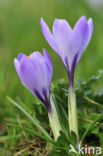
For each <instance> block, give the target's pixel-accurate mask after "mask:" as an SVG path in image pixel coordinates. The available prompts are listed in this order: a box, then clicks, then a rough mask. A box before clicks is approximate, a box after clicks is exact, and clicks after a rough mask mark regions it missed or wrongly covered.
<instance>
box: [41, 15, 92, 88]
mask: <svg viewBox="0 0 103 156" xmlns="http://www.w3.org/2000/svg"><path fill="white" fill-rule="evenodd" d="M40 23H41V30H42V33H43V35H44V37H45V39H46V40H47V42H48V43H49V45H50V46H51V47H52V49H53V50H54V51H55V52H56V53H57V54H58V55H59V56H60V58H61V59H62V61H63V63H64V65H65V67H66V70H67V72H68V77H69V83H70V86H72V87H73V79H74V71H75V68H76V66H77V64H78V62H79V60H80V58H81V56H82V54H83V52H84V50H85V49H86V47H87V45H88V43H89V41H90V39H91V36H92V32H93V22H92V19H91V18H90V19H89V20H88V21H87V19H86V17H85V16H82V17H81V18H80V19H79V20H78V21H77V23H76V25H75V26H74V28H73V29H72V28H71V27H70V25H69V23H68V22H67V21H66V20H59V19H56V20H55V21H54V24H53V34H52V33H51V32H50V30H49V28H48V26H47V24H46V23H45V22H44V20H43V18H41V22H40Z"/></svg>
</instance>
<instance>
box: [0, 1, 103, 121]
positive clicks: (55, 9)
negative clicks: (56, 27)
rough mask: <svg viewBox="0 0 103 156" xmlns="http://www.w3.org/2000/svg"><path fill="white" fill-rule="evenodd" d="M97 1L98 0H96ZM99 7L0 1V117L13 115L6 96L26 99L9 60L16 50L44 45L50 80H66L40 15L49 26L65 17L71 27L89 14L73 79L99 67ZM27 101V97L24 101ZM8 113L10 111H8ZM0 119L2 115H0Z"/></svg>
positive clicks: (102, 46) (102, 26)
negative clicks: (90, 25) (88, 35)
mask: <svg viewBox="0 0 103 156" xmlns="http://www.w3.org/2000/svg"><path fill="white" fill-rule="evenodd" d="M98 2H99V1H98ZM102 10H103V7H102V6H101V4H100V5H97V7H96V5H94V2H92V1H91V3H90V1H89V0H0V116H1V117H2V116H7V115H8V114H9V115H11V114H13V113H14V114H15V111H14V112H13V111H12V110H13V108H12V107H11V105H10V104H8V102H7V100H5V99H6V96H7V95H9V96H11V97H12V98H14V99H15V97H17V96H18V97H20V98H22V100H23V102H25V100H26V98H25V97H26V94H29V99H30V97H31V96H32V95H31V94H30V93H29V92H27V93H26V91H25V89H24V88H23V86H22V85H21V82H20V80H19V78H18V76H17V73H16V71H15V69H14V64H13V60H14V58H15V57H17V54H18V53H19V52H23V53H25V54H27V55H29V54H30V53H32V52H33V51H40V52H42V48H45V49H46V50H47V51H48V52H49V54H50V56H51V58H52V61H53V66H54V69H53V70H54V72H53V82H57V81H58V80H59V79H61V78H65V79H67V73H66V70H65V68H64V65H63V63H62V62H61V60H60V58H59V57H58V56H57V54H56V53H55V52H54V51H53V50H52V49H51V48H50V47H49V45H48V43H47V42H46V40H45V39H44V37H43V35H42V32H41V29H40V18H41V17H43V18H44V20H45V21H46V23H47V24H48V25H49V27H50V28H51V29H52V25H53V21H54V19H55V18H60V19H61V18H63V19H66V20H67V21H68V22H69V23H70V25H71V26H72V27H73V26H74V24H75V23H76V21H77V20H78V19H79V18H80V16H82V15H86V17H87V18H89V17H92V19H93V22H94V32H93V36H92V39H91V42H90V44H89V46H88V48H87V49H86V51H85V53H84V55H83V57H82V59H81V61H80V63H79V65H78V67H77V69H76V72H75V79H77V78H78V77H83V79H84V80H87V79H88V78H89V77H90V76H91V75H93V74H96V73H97V72H98V70H99V69H102V68H103V11H102ZM28 101H29V100H28ZM10 112H11V114H10ZM1 120H2V118H1Z"/></svg>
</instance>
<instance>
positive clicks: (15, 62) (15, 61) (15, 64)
mask: <svg viewBox="0 0 103 156" xmlns="http://www.w3.org/2000/svg"><path fill="white" fill-rule="evenodd" d="M14 66H15V69H16V72H17V73H18V75H19V69H20V62H19V61H18V60H17V59H16V58H15V59H14Z"/></svg>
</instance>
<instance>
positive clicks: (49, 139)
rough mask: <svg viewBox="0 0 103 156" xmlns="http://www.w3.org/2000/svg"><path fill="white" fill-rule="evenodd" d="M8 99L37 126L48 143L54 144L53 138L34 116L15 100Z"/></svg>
mask: <svg viewBox="0 0 103 156" xmlns="http://www.w3.org/2000/svg"><path fill="white" fill-rule="evenodd" d="M7 99H8V100H9V101H10V102H11V103H12V104H13V105H14V106H16V107H17V108H18V109H19V110H21V111H22V112H23V113H24V114H25V116H26V117H28V118H29V119H30V120H31V122H32V123H33V124H34V125H35V127H36V128H37V129H39V130H40V131H41V132H42V133H43V134H44V136H45V137H46V138H47V139H48V141H50V142H53V140H52V138H51V137H50V135H49V134H48V133H47V132H46V131H45V130H44V128H43V127H42V126H41V125H40V124H39V123H38V122H37V121H36V120H34V119H33V118H32V116H31V115H30V114H28V112H26V111H25V110H24V108H22V107H21V106H20V105H19V104H18V103H17V102H15V101H14V100H12V99H11V98H10V97H8V96H7Z"/></svg>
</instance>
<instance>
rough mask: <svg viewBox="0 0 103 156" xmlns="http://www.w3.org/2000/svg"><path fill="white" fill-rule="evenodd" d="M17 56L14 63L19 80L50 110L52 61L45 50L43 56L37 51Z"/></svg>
mask: <svg viewBox="0 0 103 156" xmlns="http://www.w3.org/2000/svg"><path fill="white" fill-rule="evenodd" d="M20 55H21V54H20ZM20 55H19V56H20ZM19 58H20V59H19V61H18V59H15V60H14V65H15V68H16V71H17V73H18V75H19V77H20V79H21V81H22V82H23V83H24V85H25V86H26V87H27V88H28V89H29V90H30V91H31V92H32V93H33V94H35V96H37V97H38V98H39V99H40V100H41V101H42V102H43V103H44V104H45V106H46V108H47V109H48V111H49V112H50V110H51V105H50V85H51V80H52V62H51V59H50V56H49V54H48V53H47V52H46V51H45V52H44V57H43V56H42V55H41V54H40V53H39V52H34V53H32V54H31V55H30V56H29V57H27V56H26V55H22V57H19ZM44 91H45V92H44ZM44 93H45V94H44Z"/></svg>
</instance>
